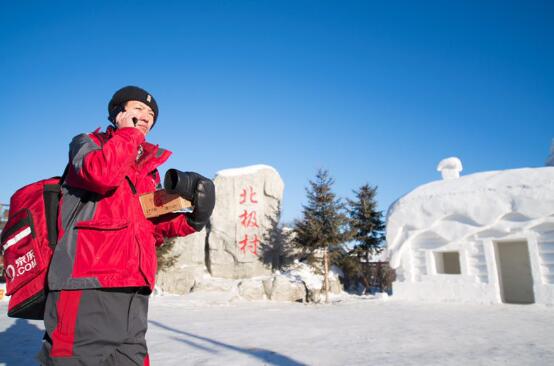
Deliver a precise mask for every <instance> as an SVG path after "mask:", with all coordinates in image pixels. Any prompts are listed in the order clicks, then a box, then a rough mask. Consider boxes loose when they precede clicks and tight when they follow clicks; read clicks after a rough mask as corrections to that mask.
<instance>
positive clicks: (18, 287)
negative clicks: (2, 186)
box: [0, 177, 61, 319]
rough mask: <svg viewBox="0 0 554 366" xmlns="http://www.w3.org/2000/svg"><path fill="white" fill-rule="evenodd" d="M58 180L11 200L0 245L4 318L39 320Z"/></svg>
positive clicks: (29, 188)
mask: <svg viewBox="0 0 554 366" xmlns="http://www.w3.org/2000/svg"><path fill="white" fill-rule="evenodd" d="M60 183H61V178H59V177H54V178H50V179H45V180H41V181H39V182H35V183H32V184H29V185H27V186H25V187H23V188H21V189H19V190H18V191H17V192H15V194H14V195H13V196H12V197H11V200H10V213H9V216H8V222H7V223H6V226H5V227H4V229H3V231H2V236H1V238H0V243H1V244H2V252H3V255H4V268H5V269H4V273H5V277H6V295H8V296H11V297H10V301H9V304H8V316H10V317H13V318H23V319H43V317H44V304H45V301H46V294H47V284H46V276H47V273H48V266H49V265H50V261H51V259H52V253H53V250H54V248H55V246H56V242H57V239H58V238H57V237H58V230H57V219H58V204H59V200H60Z"/></svg>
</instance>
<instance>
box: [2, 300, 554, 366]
mask: <svg viewBox="0 0 554 366" xmlns="http://www.w3.org/2000/svg"><path fill="white" fill-rule="evenodd" d="M211 296H212V297H211V298H209V297H206V296H203V297H201V296H192V295H189V296H155V297H153V298H152V299H151V305H150V323H149V330H148V334H147V338H148V342H149V349H150V354H151V361H152V364H153V365H472V366H474V365H518V366H521V365H554V337H553V334H554V308H552V307H547V306H542V305H462V304H444V303H443V304H423V303H410V302H402V301H398V300H394V298H390V299H388V300H387V299H376V298H373V297H353V296H346V295H345V296H341V297H334V298H333V301H332V303H330V304H322V305H314V304H300V303H275V302H269V301H267V302H266V301H264V302H232V301H231V302H227V301H226V299H223V298H222V297H221V296H216V295H215V294H213V295H211ZM6 307H7V303H6V302H5V301H2V302H0V313H1V314H2V315H0V364H5V365H32V364H34V363H33V357H34V354H35V353H36V351H37V350H38V348H39V345H40V340H41V335H42V329H43V326H42V324H41V322H39V321H25V320H15V319H10V318H7V317H6V316H5V314H6Z"/></svg>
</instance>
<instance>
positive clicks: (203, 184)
mask: <svg viewBox="0 0 554 366" xmlns="http://www.w3.org/2000/svg"><path fill="white" fill-rule="evenodd" d="M164 188H165V190H166V192H168V193H177V194H179V195H180V196H181V197H183V198H184V199H186V200H189V201H190V202H192V205H193V206H194V209H193V211H192V212H191V213H190V214H187V221H188V223H189V225H190V226H192V227H193V228H194V229H195V230H196V231H200V230H202V229H203V228H204V226H206V224H207V223H208V221H209V220H210V216H211V215H212V211H213V210H214V206H215V186H214V183H213V182H212V181H211V180H210V179H208V178H206V177H204V176H202V175H200V174H198V173H194V172H181V171H179V170H177V169H170V170H168V171H167V173H166V174H165V178H164Z"/></svg>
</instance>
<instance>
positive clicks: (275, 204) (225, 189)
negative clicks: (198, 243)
mask: <svg viewBox="0 0 554 366" xmlns="http://www.w3.org/2000/svg"><path fill="white" fill-rule="evenodd" d="M214 183H215V187H216V197H217V198H216V206H215V209H214V213H213V215H212V218H211V220H210V229H209V234H208V235H209V237H208V252H207V258H208V260H209V262H208V263H207V265H208V269H209V270H210V273H211V274H212V276H215V277H223V278H249V277H255V276H260V275H266V274H269V273H270V270H269V268H268V267H267V266H266V265H265V264H264V263H263V261H262V260H261V256H262V254H263V253H262V250H261V245H262V243H264V242H265V241H266V240H267V237H268V233H269V231H270V230H271V229H272V225H275V222H276V220H278V216H279V209H280V203H281V200H282V197H283V190H284V184H283V181H282V180H281V177H280V176H279V173H277V171H276V170H275V169H273V168H272V167H270V166H267V165H254V166H249V167H245V168H238V169H227V170H222V171H220V172H218V173H217V175H216V177H215V179H214Z"/></svg>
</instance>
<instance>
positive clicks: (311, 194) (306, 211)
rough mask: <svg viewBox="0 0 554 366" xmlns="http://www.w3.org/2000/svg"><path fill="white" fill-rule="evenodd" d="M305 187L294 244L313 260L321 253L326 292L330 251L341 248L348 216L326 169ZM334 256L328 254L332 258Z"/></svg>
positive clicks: (295, 228)
mask: <svg viewBox="0 0 554 366" xmlns="http://www.w3.org/2000/svg"><path fill="white" fill-rule="evenodd" d="M309 184H310V186H309V187H308V188H307V189H306V193H307V198H308V204H307V205H305V206H303V210H302V216H303V217H302V219H300V220H296V221H295V223H294V239H293V240H294V243H295V244H296V245H297V246H298V247H300V248H301V249H302V251H303V253H304V254H305V256H306V257H307V258H308V260H309V261H310V262H312V263H314V262H315V261H316V260H317V256H316V255H317V254H318V253H321V252H323V270H324V276H325V294H326V298H327V293H328V290H329V282H328V272H329V261H330V259H329V254H330V253H331V254H333V253H336V252H338V251H340V250H341V249H342V246H343V244H344V242H345V241H346V240H347V234H346V232H345V230H344V228H345V225H346V224H347V222H348V221H347V217H346V215H345V214H344V205H343V203H342V202H341V200H340V199H339V198H336V196H335V194H334V193H333V192H332V186H333V184H334V180H333V179H332V178H331V177H330V176H329V172H328V171H327V170H322V169H320V170H319V171H318V172H317V174H316V177H315V180H314V181H310V182H309ZM333 258H334V256H332V257H331V260H333Z"/></svg>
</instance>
